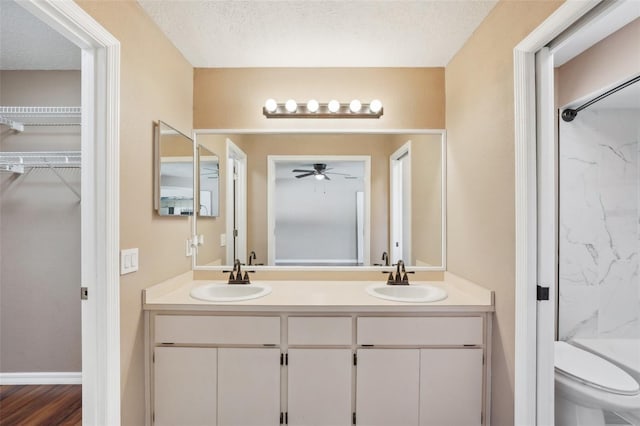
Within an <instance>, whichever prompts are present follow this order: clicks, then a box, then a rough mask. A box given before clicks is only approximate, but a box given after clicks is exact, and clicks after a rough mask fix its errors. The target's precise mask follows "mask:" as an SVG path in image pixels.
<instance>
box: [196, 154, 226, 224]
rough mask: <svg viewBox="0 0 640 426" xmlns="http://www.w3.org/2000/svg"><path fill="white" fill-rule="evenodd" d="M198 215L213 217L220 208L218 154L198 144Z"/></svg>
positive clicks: (217, 213)
mask: <svg viewBox="0 0 640 426" xmlns="http://www.w3.org/2000/svg"><path fill="white" fill-rule="evenodd" d="M197 153H198V160H197V164H198V192H197V194H198V205H199V206H200V207H199V209H198V216H200V217H215V216H218V215H219V209H220V201H219V195H220V161H219V159H218V156H217V155H216V154H214V153H213V152H211V151H210V150H208V149H207V148H206V147H204V146H202V145H198V150H197Z"/></svg>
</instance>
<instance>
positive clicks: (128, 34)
mask: <svg viewBox="0 0 640 426" xmlns="http://www.w3.org/2000/svg"><path fill="white" fill-rule="evenodd" d="M78 3H79V4H80V6H81V7H82V8H84V9H85V10H86V11H87V12H88V13H89V14H90V15H91V16H93V17H94V18H95V19H96V20H97V21H98V22H99V23H100V24H101V25H102V26H103V27H105V28H106V30H107V31H109V32H110V33H111V34H112V35H113V36H114V37H116V38H117V39H118V40H119V41H120V43H121V67H120V72H121V74H120V77H121V81H120V83H121V89H120V96H121V98H120V123H121V124H120V180H121V184H120V246H121V247H122V248H131V247H138V248H139V249H140V257H139V263H140V269H139V271H138V272H135V273H132V274H129V275H124V276H122V278H121V280H120V320H121V324H122V326H121V331H120V344H121V387H122V424H123V425H141V424H144V349H143V344H144V339H143V330H144V328H143V322H142V309H141V308H142V305H141V290H142V289H143V288H145V287H148V286H149V285H152V284H155V283H157V282H160V281H162V280H165V279H167V278H169V277H173V276H176V275H178V274H180V273H183V272H185V271H188V270H189V269H190V267H191V263H190V261H191V258H187V257H185V241H186V239H187V238H188V237H189V236H190V235H191V229H190V225H191V223H190V219H189V218H186V217H160V216H158V215H157V214H156V213H155V212H154V209H153V149H152V147H153V122H154V121H156V120H162V121H165V122H166V123H168V124H170V125H171V126H173V127H175V128H176V129H178V130H180V131H181V132H183V133H185V134H187V135H189V134H191V128H192V123H193V115H192V107H193V68H192V67H191V65H190V64H189V63H188V62H187V61H186V60H185V59H184V57H183V56H182V55H181V54H180V53H179V52H178V51H177V49H176V48H175V47H174V46H173V45H172V44H171V43H170V42H169V41H168V40H167V39H166V37H165V36H164V35H163V34H162V33H161V32H160V30H159V29H158V28H157V27H156V26H155V25H154V24H153V22H152V21H151V19H150V18H149V17H147V15H146V14H145V13H144V12H143V11H142V9H141V7H140V6H139V5H138V3H137V2H135V1H117V2H113V1H79V2H78Z"/></svg>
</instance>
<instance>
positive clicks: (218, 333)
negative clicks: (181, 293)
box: [155, 315, 280, 345]
mask: <svg viewBox="0 0 640 426" xmlns="http://www.w3.org/2000/svg"><path fill="white" fill-rule="evenodd" d="M155 342H156V343H191V344H246V345H264V344H267V345H280V317H279V316H277V317H240V316H206V315H156V319H155Z"/></svg>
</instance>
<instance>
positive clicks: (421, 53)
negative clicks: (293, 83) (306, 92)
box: [138, 0, 497, 67]
mask: <svg viewBox="0 0 640 426" xmlns="http://www.w3.org/2000/svg"><path fill="white" fill-rule="evenodd" d="M138 3H139V4H140V5H141V6H142V8H143V9H144V10H145V11H146V12H147V14H148V15H149V16H150V17H151V18H152V19H153V20H154V21H155V22H156V24H157V25H158V26H159V27H160V29H161V30H162V31H163V32H164V33H165V34H166V35H167V36H168V37H169V39H170V40H171V41H172V42H173V43H174V45H175V46H176V47H177V48H178V49H179V50H180V51H181V52H182V54H183V55H184V56H185V58H187V60H188V61H189V62H190V63H191V64H192V65H193V66H194V67H443V66H445V65H447V63H448V62H449V61H450V60H451V58H452V57H453V56H454V55H455V53H456V52H457V51H458V50H459V49H460V48H461V47H462V45H463V44H464V42H465V41H466V40H467V39H468V38H469V36H471V34H472V33H473V31H474V30H475V29H476V28H477V26H478V25H479V24H480V22H482V20H483V19H484V18H485V17H486V16H487V14H488V13H489V11H490V10H491V9H492V8H493V6H494V5H495V4H496V3H497V1H495V0H418V1H409V0H379V1H372V0H341V1H327V0H289V1H279V0H278V1H276V0H208V1H207V0H138Z"/></svg>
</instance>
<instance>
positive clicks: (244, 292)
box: [190, 283, 271, 302]
mask: <svg viewBox="0 0 640 426" xmlns="http://www.w3.org/2000/svg"><path fill="white" fill-rule="evenodd" d="M269 293H271V287H269V286H268V285H264V284H221V283H211V284H205V285H201V286H199V287H196V288H194V289H193V290H191V293H190V294H191V297H193V298H194V299H199V300H206V301H207V302H238V301H241V300H249V299H257V298H259V297H263V296H266V295H267V294H269Z"/></svg>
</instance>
